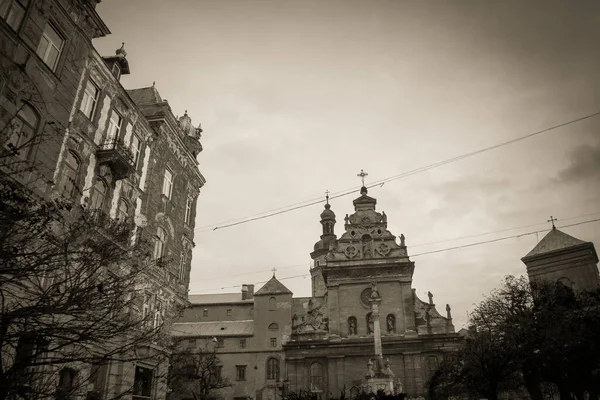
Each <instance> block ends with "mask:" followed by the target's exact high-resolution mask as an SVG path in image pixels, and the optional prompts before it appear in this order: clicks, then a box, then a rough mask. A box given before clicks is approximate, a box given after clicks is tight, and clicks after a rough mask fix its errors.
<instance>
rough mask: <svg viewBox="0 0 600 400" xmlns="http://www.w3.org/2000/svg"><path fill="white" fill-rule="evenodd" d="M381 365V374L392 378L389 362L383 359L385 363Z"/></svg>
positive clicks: (392, 373)
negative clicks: (382, 367) (382, 368)
mask: <svg viewBox="0 0 600 400" xmlns="http://www.w3.org/2000/svg"><path fill="white" fill-rule="evenodd" d="M383 365H384V366H385V369H384V370H383V373H384V374H386V375H387V376H394V372H392V363H391V362H390V359H389V358H386V359H385V363H384V364H383Z"/></svg>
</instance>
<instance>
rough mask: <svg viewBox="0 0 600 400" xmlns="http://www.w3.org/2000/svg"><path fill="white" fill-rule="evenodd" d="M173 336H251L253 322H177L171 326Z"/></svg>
mask: <svg viewBox="0 0 600 400" xmlns="http://www.w3.org/2000/svg"><path fill="white" fill-rule="evenodd" d="M171 332H172V333H173V336H179V337H181V336H197V337H202V336H207V337H212V336H252V334H253V333H254V321H253V320H243V321H214V322H178V323H175V324H173V329H172V331H171Z"/></svg>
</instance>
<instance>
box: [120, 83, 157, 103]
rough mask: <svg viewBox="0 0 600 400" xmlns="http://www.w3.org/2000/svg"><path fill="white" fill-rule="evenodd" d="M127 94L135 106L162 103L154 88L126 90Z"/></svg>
mask: <svg viewBox="0 0 600 400" xmlns="http://www.w3.org/2000/svg"><path fill="white" fill-rule="evenodd" d="M127 93H128V94H129V97H131V99H132V100H133V101H134V102H135V103H136V104H152V103H162V101H163V99H162V98H161V97H160V94H159V93H158V90H156V88H155V87H154V86H150V87H145V88H139V89H131V90H128V91H127Z"/></svg>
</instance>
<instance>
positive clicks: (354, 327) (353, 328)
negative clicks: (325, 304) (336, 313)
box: [348, 317, 358, 335]
mask: <svg viewBox="0 0 600 400" xmlns="http://www.w3.org/2000/svg"><path fill="white" fill-rule="evenodd" d="M357 331H358V324H357V321H356V317H350V318H348V335H356V334H357Z"/></svg>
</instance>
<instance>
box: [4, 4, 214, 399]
mask: <svg viewBox="0 0 600 400" xmlns="http://www.w3.org/2000/svg"><path fill="white" fill-rule="evenodd" d="M98 2H99V0H86V1H80V0H44V1H29V2H20V1H13V2H12V3H11V2H9V3H11V4H10V5H9V7H13V8H11V9H10V11H11V12H6V13H5V14H1V15H0V17H1V19H0V36H1V37H2V39H1V41H0V43H1V51H2V54H1V56H0V129H1V131H0V132H1V138H2V140H1V143H2V146H3V149H4V150H5V153H4V155H6V154H8V156H5V157H3V158H2V160H3V162H2V165H0V168H2V169H3V171H5V172H8V173H9V174H10V176H12V177H14V178H16V179H18V180H19V181H20V182H22V183H23V184H27V185H29V186H30V187H31V189H32V190H33V192H34V193H36V194H37V195H38V196H40V197H45V198H50V197H53V198H63V199H67V200H70V201H72V202H73V203H75V204H79V205H81V206H82V209H83V210H84V212H86V213H89V214H91V215H95V216H97V217H98V218H101V219H102V221H106V222H107V223H110V221H111V220H119V221H124V222H126V223H130V224H131V229H132V241H135V240H140V239H141V238H143V239H147V240H150V241H151V242H153V243H154V248H153V255H152V258H153V259H154V261H156V263H157V264H158V265H159V266H161V268H152V269H149V270H148V272H147V273H146V275H145V276H144V278H143V280H142V281H140V282H139V284H138V287H136V288H132V289H135V290H136V292H137V293H138V295H137V297H136V301H137V309H138V311H139V312H140V313H143V314H145V315H148V314H150V315H152V316H153V320H154V321H155V322H154V323H155V324H160V323H163V322H164V323H165V324H166V325H167V326H169V325H170V321H172V320H173V318H175V317H176V316H177V315H178V313H179V310H180V309H182V308H183V307H184V306H186V305H187V304H188V303H187V291H188V285H189V274H190V266H191V253H192V248H193V247H194V221H195V209H196V199H197V197H198V195H199V193H200V189H201V187H202V186H203V185H204V183H205V179H204V177H203V176H202V174H201V173H200V171H199V168H198V161H197V156H198V154H199V153H200V152H201V151H202V146H201V144H200V137H201V132H202V130H201V129H200V126H199V125H198V126H197V127H195V126H194V125H193V124H192V121H191V118H190V117H189V116H188V115H187V112H186V114H185V115H184V116H183V117H181V118H176V117H175V116H174V115H173V113H172V111H171V108H170V106H169V104H168V102H167V101H166V100H163V99H162V98H161V96H160V94H159V93H158V91H157V89H156V88H155V87H154V86H152V87H147V88H141V89H136V90H130V91H128V90H125V89H124V88H123V86H122V85H121V83H120V78H121V76H122V75H125V74H129V73H130V68H129V63H128V60H127V53H126V51H125V48H124V45H123V46H121V48H119V49H117V51H116V53H115V55H111V56H108V57H102V56H101V55H99V54H98V53H97V51H96V50H95V48H94V47H93V45H92V43H91V40H92V39H93V38H96V37H100V36H105V35H108V34H109V33H110V32H109V30H108V28H107V27H106V26H105V24H104V23H103V22H102V20H101V18H100V17H99V16H98V14H97V13H96V11H95V7H96V4H97V3H98ZM25 3H28V5H27V6H22V5H23V4H25ZM3 11H6V10H4V9H3ZM21 11H22V13H21ZM32 139H33V140H32ZM6 160H9V161H6ZM13 161H14V162H13ZM140 262H144V260H140ZM136 352H139V355H138V354H136V357H133V358H137V359H144V361H143V362H137V363H136V362H113V363H112V364H109V365H104V366H103V367H102V368H101V370H99V371H97V374H96V376H97V377H96V379H95V381H94V382H93V383H92V382H90V383H89V387H88V390H89V391H92V392H99V393H100V394H101V396H102V398H103V399H110V398H124V399H131V398H132V395H131V389H132V388H133V387H134V383H135V379H136V378H135V377H136V374H137V373H139V372H140V371H149V372H148V373H150V374H151V377H152V389H151V396H150V397H151V398H153V399H156V400H160V399H164V398H165V396H166V393H167V387H166V372H167V370H168V361H167V360H168V351H167V349H165V348H162V347H160V346H159V345H157V344H156V343H147V344H145V345H143V346H140V347H139V349H136ZM70 367H72V368H74V369H76V370H77V371H78V376H79V377H81V378H84V377H86V376H89V374H90V369H91V366H89V365H72V366H70ZM84 395H85V393H82V396H84ZM133 397H134V398H143V396H142V397H139V396H133Z"/></svg>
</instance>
